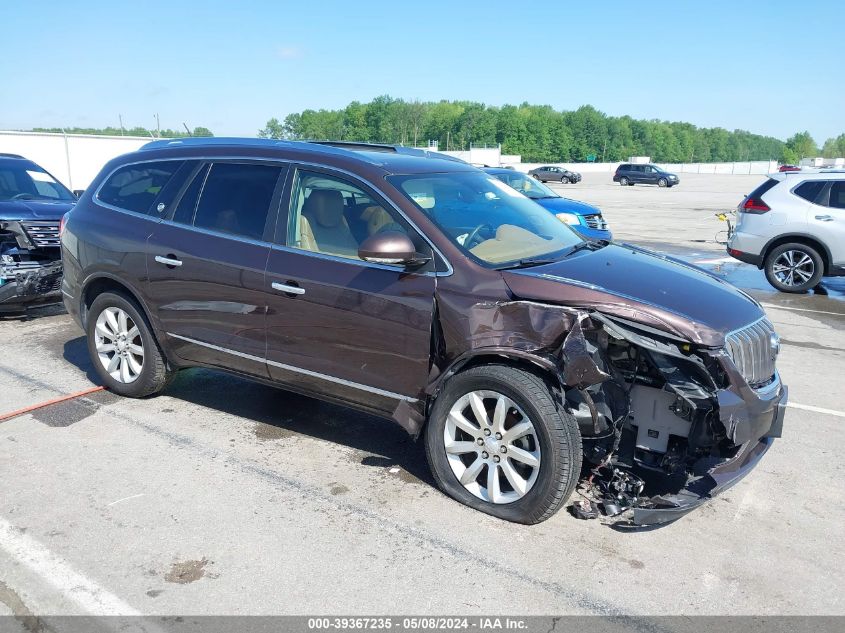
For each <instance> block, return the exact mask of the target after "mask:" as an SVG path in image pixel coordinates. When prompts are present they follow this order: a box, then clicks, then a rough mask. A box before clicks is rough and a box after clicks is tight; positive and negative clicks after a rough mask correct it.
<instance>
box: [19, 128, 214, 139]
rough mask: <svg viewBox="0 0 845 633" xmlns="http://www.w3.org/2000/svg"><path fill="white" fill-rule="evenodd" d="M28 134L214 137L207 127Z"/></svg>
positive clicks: (51, 130)
mask: <svg viewBox="0 0 845 633" xmlns="http://www.w3.org/2000/svg"><path fill="white" fill-rule="evenodd" d="M29 131H30V132H57V133H59V134H61V133H62V132H64V133H67V134H98V135H103V136H154V137H158V136H161V137H162V138H184V137H186V136H214V134H212V132H211V130H209V129H208V128H207V127H195V128H194V129H193V130H192V131H191V132H190V133H189V132H186V131H185V130H171V129H166V130H160V131H159V130H148V129H147V128H145V127H133V128H119V127H102V128H94V127H66V128H60V127H34V128H32V129H31V130H29Z"/></svg>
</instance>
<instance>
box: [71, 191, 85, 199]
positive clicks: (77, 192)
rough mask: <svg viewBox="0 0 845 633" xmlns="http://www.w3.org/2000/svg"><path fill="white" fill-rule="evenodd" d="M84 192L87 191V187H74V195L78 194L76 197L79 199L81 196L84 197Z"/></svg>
mask: <svg viewBox="0 0 845 633" xmlns="http://www.w3.org/2000/svg"><path fill="white" fill-rule="evenodd" d="M83 193H85V189H74V190H73V195H75V196H76V199H77V200H79V198H81V197H82V194H83Z"/></svg>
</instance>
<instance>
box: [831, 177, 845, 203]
mask: <svg viewBox="0 0 845 633" xmlns="http://www.w3.org/2000/svg"><path fill="white" fill-rule="evenodd" d="M828 206H831V207H833V208H834V209H845V180H834V181H833V183H831V185H830V202H829V203H828Z"/></svg>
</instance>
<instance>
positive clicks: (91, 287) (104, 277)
mask: <svg viewBox="0 0 845 633" xmlns="http://www.w3.org/2000/svg"><path fill="white" fill-rule="evenodd" d="M109 291H116V292H118V293H120V294H124V295H128V296H129V297H130V298H131V299H133V300H134V301H135V303H137V304H138V307H139V308H140V309H141V312H142V313H143V315H144V317H145V318H146V319H147V322H148V323H151V319H150V311H149V310H148V309H147V306H146V304H145V303H144V300H143V299H142V298H141V296H140V293H138V292H137V291H136V290H135V289H134V288H132V287H131V286H130V285H129V284H127V283H126V282H125V281H123V280H122V279H119V278H118V277H116V276H115V275H112V274H110V273H107V272H101V273H95V274H93V275H91V276H89V277H88V278H87V279H86V280H85V281H84V282H83V284H82V291H81V292H80V293H79V315H80V319H81V321H82V326H83V327H85V326H86V325H87V321H88V310H89V309H90V307H91V304H92V303H94V299H96V298H97V297H98V296H99V295H101V294H103V293H104V292H109ZM153 333H154V331H153Z"/></svg>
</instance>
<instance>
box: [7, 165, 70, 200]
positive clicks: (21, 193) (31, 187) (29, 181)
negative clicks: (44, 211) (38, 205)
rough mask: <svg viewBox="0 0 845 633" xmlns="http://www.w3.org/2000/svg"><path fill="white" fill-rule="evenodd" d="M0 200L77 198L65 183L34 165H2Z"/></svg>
mask: <svg viewBox="0 0 845 633" xmlns="http://www.w3.org/2000/svg"><path fill="white" fill-rule="evenodd" d="M0 200H68V201H73V200H76V198H74V197H73V194H72V193H71V192H70V191H68V190H67V189H66V188H65V186H64V185H63V184H61V183H60V182H58V181H57V180H56V179H55V178H53V177H52V176H51V175H50V174H48V173H47V172H46V171H44V170H43V169H41V168H39V167H35V166H34V165H31V164H30V165H27V164H26V163H24V164H21V165H8V164H7V165H0Z"/></svg>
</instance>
